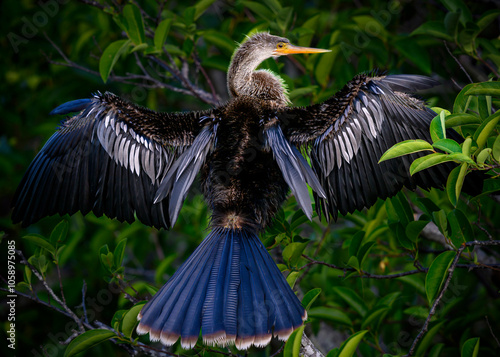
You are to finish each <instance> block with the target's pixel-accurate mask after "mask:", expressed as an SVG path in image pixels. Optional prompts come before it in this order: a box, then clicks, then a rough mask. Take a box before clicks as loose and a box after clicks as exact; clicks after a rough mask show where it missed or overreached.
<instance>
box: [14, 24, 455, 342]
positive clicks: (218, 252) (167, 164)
mask: <svg viewBox="0 0 500 357" xmlns="http://www.w3.org/2000/svg"><path fill="white" fill-rule="evenodd" d="M319 52H326V51H325V50H320V49H311V48H303V47H296V46H293V45H291V44H290V42H289V41H288V40H287V39H286V38H282V37H276V36H272V35H270V34H268V33H258V34H256V35H253V36H252V37H250V38H249V39H248V40H247V41H246V42H244V43H243V44H242V45H241V46H240V47H239V48H238V49H237V51H236V52H235V54H234V56H233V58H232V61H231V65H230V67H229V72H228V89H229V92H230V94H231V96H232V99H231V100H230V101H229V102H228V103H227V104H224V105H220V106H218V107H216V108H214V109H212V110H208V111H205V112H189V113H182V114H179V113H175V114H174V113H156V112H154V111H151V110H148V109H145V108H141V107H139V106H136V105H134V104H132V103H129V102H126V101H124V100H122V99H120V98H119V97H117V96H115V95H113V94H111V93H105V94H100V93H98V94H96V95H94V97H93V98H91V99H83V100H77V101H72V102H68V103H66V104H63V105H61V106H60V107H58V108H56V109H55V110H54V111H53V112H52V113H53V114H68V113H71V112H78V113H77V114H76V115H74V116H72V117H69V118H68V119H66V120H65V121H64V122H63V123H62V124H61V126H60V128H59V129H58V131H57V132H56V133H55V134H54V135H53V136H52V137H51V138H50V139H49V140H48V142H47V143H46V144H45V146H44V147H43V148H42V150H41V151H40V152H39V153H38V155H37V156H36V158H35V159H34V161H33V162H32V163H31V166H30V167H29V169H28V171H27V173H26V174H25V176H24V178H23V180H22V182H21V184H20V185H19V188H18V190H17V192H16V195H15V198H14V211H13V215H12V218H13V220H14V221H22V222H23V224H24V225H28V224H31V223H33V222H35V221H37V220H39V219H41V218H42V217H45V216H49V215H53V214H56V213H58V214H61V215H62V214H67V213H68V214H73V213H75V212H77V211H81V212H82V213H83V214H87V213H89V212H90V211H92V212H94V214H95V215H97V216H101V215H106V216H108V217H111V218H116V219H118V220H119V221H127V222H132V221H133V220H134V219H135V216H136V217H137V218H138V219H139V220H140V221H142V222H143V223H144V224H146V225H149V226H154V227H157V228H169V227H171V226H172V225H173V224H174V223H175V221H176V219H177V216H178V214H179V211H180V209H181V206H182V203H183V200H184V198H185V197H186V194H187V192H188V190H189V188H190V186H191V184H192V182H193V180H194V179H195V176H197V174H198V173H200V176H201V183H202V191H203V194H204V196H205V199H206V202H207V204H208V206H209V208H210V209H211V211H212V220H211V228H212V231H211V233H209V234H208V236H207V237H206V238H205V239H204V241H203V242H202V243H201V244H200V246H199V247H198V248H197V249H196V250H195V252H194V253H193V254H192V255H191V257H190V258H189V259H188V260H187V261H186V262H185V263H184V264H183V265H182V266H181V268H180V269H179V270H178V271H177V272H176V273H175V274H174V276H173V277H172V278H171V279H170V280H169V281H168V282H167V284H166V285H165V286H163V287H162V288H161V289H160V290H159V291H158V293H157V294H156V295H155V296H154V297H153V298H152V299H151V300H150V301H149V302H148V303H147V304H146V305H145V306H144V308H143V309H142V311H141V313H140V315H139V318H140V324H139V326H138V328H137V331H138V332H139V333H140V334H145V333H149V334H150V338H151V340H160V341H161V342H162V343H163V344H165V345H171V344H173V343H175V342H176V341H177V340H178V339H179V338H180V339H181V345H182V346H183V347H186V348H191V347H193V346H194V345H195V343H196V341H197V340H198V337H199V333H200V330H201V335H202V338H203V341H204V342H205V343H207V344H218V345H227V344H233V343H234V344H236V346H237V348H239V349H246V348H248V347H250V346H252V345H255V346H265V345H266V344H268V343H269V341H270V340H271V337H272V336H273V335H274V336H277V337H278V338H279V339H282V340H286V339H287V338H288V337H289V336H290V334H291V333H292V331H293V330H294V329H296V328H297V327H299V326H301V325H302V324H303V321H304V319H305V318H306V312H305V310H304V308H303V307H302V306H301V304H300V301H299V300H298V298H297V297H296V295H295V294H294V293H293V291H292V290H291V289H290V287H289V285H288V283H287V282H286V280H285V278H284V277H283V275H282V273H281V272H280V270H279V269H278V267H277V266H276V264H275V263H274V262H273V260H272V259H271V257H270V255H269V253H268V252H267V251H266V249H265V248H264V246H263V245H262V243H261V242H260V240H259V238H258V236H257V234H258V233H259V231H262V230H264V229H265V227H266V226H267V225H268V224H269V223H270V222H271V220H272V219H273V217H274V215H275V214H276V212H277V210H278V209H279V207H280V206H281V205H282V204H283V202H284V201H285V199H286V197H287V194H288V192H289V190H291V191H292V193H293V194H294V195H295V197H296V199H297V202H298V204H299V205H300V207H301V209H302V210H303V211H304V212H305V214H306V215H307V216H308V217H309V218H311V217H312V214H313V212H312V206H311V200H310V196H309V192H308V188H307V185H309V186H310V187H311V188H312V190H313V196H314V200H315V202H316V210H317V213H318V215H319V216H321V215H322V214H323V215H325V216H326V218H327V219H330V218H333V219H336V217H337V212H340V213H342V214H345V213H347V212H353V211H354V210H356V209H362V208H364V207H369V206H371V205H372V204H374V203H375V201H376V200H377V199H378V198H387V197H390V196H392V195H394V194H396V193H397V192H398V191H399V190H400V189H401V188H402V187H403V186H406V187H409V188H411V189H414V188H416V186H417V185H418V186H420V187H423V188H430V187H436V186H442V184H443V182H445V180H446V177H447V174H448V172H449V169H448V168H447V167H445V166H435V167H434V168H432V169H431V170H426V171H421V172H419V173H417V174H416V175H414V176H410V175H409V174H408V168H409V165H410V163H411V159H412V157H403V158H398V159H393V160H389V161H386V162H382V163H381V164H378V161H379V158H380V157H381V155H382V154H383V153H384V152H385V151H386V150H387V149H388V148H390V147H391V146H392V145H394V144H395V143H397V142H400V141H402V140H406V139H416V138H423V139H429V132H428V130H429V124H430V121H431V120H432V118H433V117H434V116H435V113H434V112H432V111H431V110H430V109H428V108H427V107H426V106H425V105H424V103H423V102H422V101H421V100H418V99H416V98H414V97H412V96H411V95H410V94H409V93H413V92H415V91H417V90H421V89H426V88H429V87H432V86H434V85H435V84H436V82H435V81H434V80H432V79H430V78H427V77H423V76H418V75H387V76H370V75H366V74H362V75H358V76H356V77H355V78H354V79H353V80H351V81H350V82H348V83H347V84H346V85H345V87H344V88H343V89H342V90H340V91H339V92H338V93H337V94H336V95H334V96H333V97H331V98H330V99H328V100H327V101H325V102H324V103H321V104H316V105H312V106H309V107H305V108H299V107H293V106H288V104H289V100H288V97H287V93H286V90H285V89H284V86H283V83H282V80H281V79H280V78H279V77H278V76H276V75H275V74H273V73H272V72H270V71H266V70H256V68H257V66H258V65H259V64H260V63H261V62H262V61H263V60H265V59H266V58H269V57H276V56H280V55H286V54H291V53H319ZM299 148H300V149H301V150H303V151H304V152H306V153H307V154H308V155H309V157H310V162H311V166H312V167H311V166H310V165H309V164H308V162H307V160H306V159H305V158H304V156H303V155H302V153H301V151H300V150H299ZM413 158H414V157H413Z"/></svg>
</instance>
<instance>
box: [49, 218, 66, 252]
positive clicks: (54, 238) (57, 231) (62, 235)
mask: <svg viewBox="0 0 500 357" xmlns="http://www.w3.org/2000/svg"><path fill="white" fill-rule="evenodd" d="M68 229H69V224H68V221H66V220H64V221H61V222H59V223H58V225H57V226H55V227H54V229H53V230H52V233H51V234H50V243H52V244H53V245H54V246H56V245H57V244H58V243H63V242H64V241H65V240H66V237H67V235H68Z"/></svg>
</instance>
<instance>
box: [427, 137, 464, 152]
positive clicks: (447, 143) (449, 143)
mask: <svg viewBox="0 0 500 357" xmlns="http://www.w3.org/2000/svg"><path fill="white" fill-rule="evenodd" d="M432 146H433V147H434V148H435V149H439V150H443V151H444V152H447V153H449V154H452V153H455V152H460V153H461V152H462V147H461V146H460V144H459V143H457V142H456V141H455V140H452V139H440V140H437V141H435V142H434V143H432Z"/></svg>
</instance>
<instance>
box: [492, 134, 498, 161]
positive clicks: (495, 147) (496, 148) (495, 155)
mask: <svg viewBox="0 0 500 357" xmlns="http://www.w3.org/2000/svg"><path fill="white" fill-rule="evenodd" d="M491 156H493V158H494V159H495V160H496V161H498V162H500V135H498V136H497V138H496V139H495V142H494V143H493V148H492V152H491Z"/></svg>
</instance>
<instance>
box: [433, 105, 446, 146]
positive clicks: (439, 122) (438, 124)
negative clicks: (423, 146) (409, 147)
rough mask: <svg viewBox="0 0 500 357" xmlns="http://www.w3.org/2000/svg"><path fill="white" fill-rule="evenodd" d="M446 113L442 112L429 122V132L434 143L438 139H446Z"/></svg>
mask: <svg viewBox="0 0 500 357" xmlns="http://www.w3.org/2000/svg"><path fill="white" fill-rule="evenodd" d="M445 122H446V112H445V111H444V110H443V111H441V113H439V115H436V116H435V117H434V119H432V121H431V126H430V129H429V130H430V132H431V139H432V141H433V142H436V141H438V140H440V139H446V124H445Z"/></svg>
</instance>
